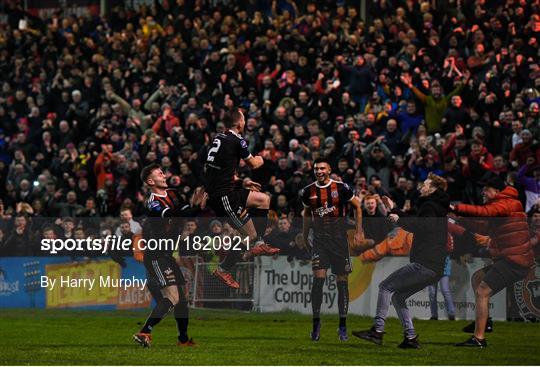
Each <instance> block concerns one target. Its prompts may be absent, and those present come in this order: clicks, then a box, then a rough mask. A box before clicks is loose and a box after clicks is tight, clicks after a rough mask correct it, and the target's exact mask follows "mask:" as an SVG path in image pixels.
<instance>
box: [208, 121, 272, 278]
mask: <svg viewBox="0 0 540 367" xmlns="http://www.w3.org/2000/svg"><path fill="white" fill-rule="evenodd" d="M223 122H224V124H225V127H226V129H227V130H226V131H225V132H223V133H218V134H217V135H216V137H215V138H214V141H213V142H212V146H211V147H210V148H209V149H208V153H207V157H206V164H205V179H206V192H207V193H208V196H209V198H208V204H209V205H210V207H211V208H212V209H213V210H214V212H215V213H216V215H217V216H220V217H228V221H229V222H230V223H231V224H232V225H233V226H234V227H235V228H236V229H237V230H238V231H240V233H242V235H244V236H248V237H249V241H250V242H249V245H250V247H251V248H250V249H249V250H248V251H246V252H244V253H243V254H242V253H240V252H238V251H233V250H231V251H229V253H228V254H227V256H226V257H225V259H224V260H223V261H222V262H221V264H219V266H218V268H217V269H216V270H215V271H214V275H215V276H216V277H217V278H218V279H220V280H221V281H222V282H223V283H225V284H226V285H227V286H229V287H231V288H239V287H240V285H239V284H238V282H237V281H236V280H234V278H233V276H232V275H231V273H230V272H231V270H232V268H233V267H234V265H235V264H236V263H237V262H238V261H240V260H247V259H249V258H250V257H252V256H261V255H275V254H277V253H278V252H279V249H277V248H273V247H270V246H268V245H267V244H265V243H264V241H262V240H261V237H262V236H263V235H264V232H265V230H266V226H267V217H268V209H269V208H270V197H269V196H268V195H266V194H264V193H262V192H259V191H260V189H261V185H260V184H258V183H256V182H254V181H251V180H249V179H247V180H244V181H243V187H238V183H239V182H242V181H240V180H239V179H238V178H237V176H236V170H237V168H238V164H239V162H240V159H243V160H244V162H245V163H246V164H247V165H248V167H250V168H251V169H257V168H259V167H261V166H262V165H263V164H264V161H263V159H262V157H260V156H253V155H251V153H250V152H249V151H248V149H247V148H248V144H247V142H246V141H245V140H244V138H242V136H241V134H242V132H243V131H244V126H245V125H246V122H245V119H244V114H243V113H242V112H241V111H239V110H235V111H232V112H230V113H227V114H226V115H225V117H224V119H223ZM248 209H249V211H248ZM250 214H251V215H252V216H253V217H256V218H259V219H258V220H256V221H255V222H254V221H253V220H252V219H251V217H250Z"/></svg>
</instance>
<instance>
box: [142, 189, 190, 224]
mask: <svg viewBox="0 0 540 367" xmlns="http://www.w3.org/2000/svg"><path fill="white" fill-rule="evenodd" d="M189 207H190V206H189V203H187V202H186V201H185V200H184V198H182V196H180V193H179V192H178V190H176V189H166V190H165V195H159V194H155V193H151V194H150V197H149V198H148V200H147V201H146V214H148V216H149V217H161V218H164V217H165V216H174V215H169V214H172V213H178V212H180V211H182V210H186V209H188V208H189ZM168 211H170V213H167V212H168Z"/></svg>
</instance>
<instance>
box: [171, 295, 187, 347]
mask: <svg viewBox="0 0 540 367" xmlns="http://www.w3.org/2000/svg"><path fill="white" fill-rule="evenodd" d="M182 297H184V295H183V294H182ZM174 319H175V320H176V330H177V331H178V341H180V342H181V343H185V342H187V341H188V339H189V338H188V332H187V330H188V324H189V308H188V303H187V300H185V299H184V298H183V299H181V300H180V302H178V304H177V305H176V306H174Z"/></svg>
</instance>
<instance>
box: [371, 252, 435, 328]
mask: <svg viewBox="0 0 540 367" xmlns="http://www.w3.org/2000/svg"><path fill="white" fill-rule="evenodd" d="M439 279H440V275H439V274H437V273H436V272H434V271H433V270H431V269H428V268H426V267H425V266H424V265H421V264H418V263H410V264H409V265H406V266H404V267H402V268H400V269H398V270H396V271H395V272H393V273H392V274H390V275H389V276H388V278H386V279H385V280H383V281H382V282H381V284H379V297H378V299H377V313H376V316H375V324H374V325H373V326H374V328H375V330H377V331H379V332H383V331H384V322H385V319H386V315H388V309H389V308H390V300H392V303H393V304H394V307H395V308H396V312H397V315H398V317H399V320H400V321H401V325H402V326H403V330H404V332H405V337H407V338H414V337H415V336H416V331H415V330H414V325H413V322H412V317H411V314H410V312H409V309H408V308H407V304H406V302H405V301H406V300H407V298H409V297H410V296H412V295H413V294H415V293H417V292H419V291H421V290H422V289H424V288H426V287H427V286H428V285H430V284H433V283H435V282H437V281H438V280H439Z"/></svg>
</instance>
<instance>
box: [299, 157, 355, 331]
mask: <svg viewBox="0 0 540 367" xmlns="http://www.w3.org/2000/svg"><path fill="white" fill-rule="evenodd" d="M330 171H331V168H330V163H329V162H328V161H327V160H326V159H323V158H319V159H317V160H315V162H314V172H315V177H316V179H317V181H315V182H313V183H312V184H311V185H308V186H306V187H305V188H304V189H303V190H302V191H301V198H302V203H303V204H304V213H303V238H304V241H305V242H306V244H307V243H308V236H309V229H310V225H311V224H313V225H312V227H313V234H314V236H313V249H312V250H313V251H312V267H313V276H314V279H313V285H312V287H311V305H312V308H313V330H312V332H311V340H313V341H318V340H319V338H320V333H321V320H320V316H319V314H320V311H321V304H322V298H323V286H324V281H325V279H326V271H327V270H328V268H331V269H332V273H334V274H335V275H336V276H337V289H338V310H339V328H338V337H339V340H341V341H347V340H348V337H347V325H346V321H347V311H348V307H349V273H350V272H351V271H352V266H351V259H350V257H349V246H348V243H347V234H346V228H345V216H346V214H347V212H346V209H347V204H348V203H350V204H351V205H352V206H353V208H354V211H355V217H356V233H355V235H354V241H355V243H356V244H359V243H360V242H362V241H363V238H364V235H363V231H362V208H361V205H360V200H359V199H358V198H357V197H356V196H354V194H353V192H352V190H351V189H350V188H349V186H347V184H345V183H343V182H338V181H334V180H332V179H330ZM311 222H313V223H311Z"/></svg>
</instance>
